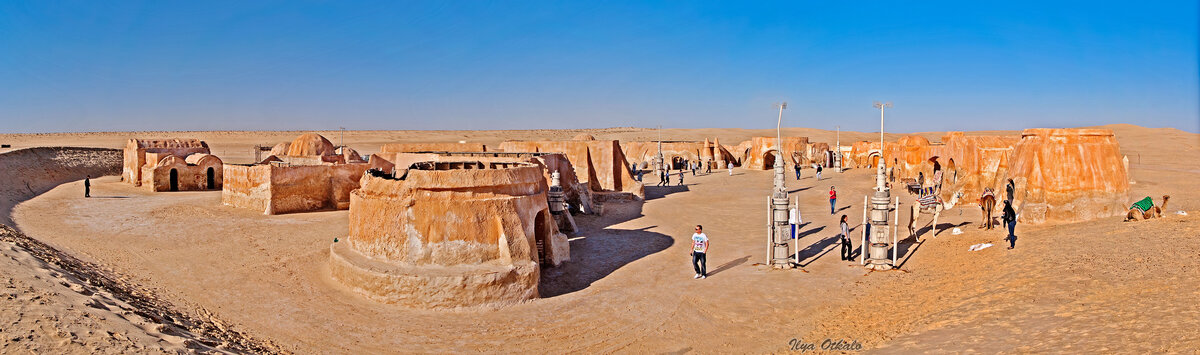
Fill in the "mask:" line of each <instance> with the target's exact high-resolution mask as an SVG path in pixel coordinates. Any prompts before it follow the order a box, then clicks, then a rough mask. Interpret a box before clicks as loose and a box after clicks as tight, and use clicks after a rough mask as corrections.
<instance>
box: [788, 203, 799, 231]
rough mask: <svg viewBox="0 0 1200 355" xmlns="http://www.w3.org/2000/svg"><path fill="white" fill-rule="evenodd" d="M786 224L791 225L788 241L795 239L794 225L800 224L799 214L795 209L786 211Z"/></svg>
mask: <svg viewBox="0 0 1200 355" xmlns="http://www.w3.org/2000/svg"><path fill="white" fill-rule="evenodd" d="M788 224H790V225H792V235H791V238H789V239H796V225H797V224H800V213H799V211H797V210H796V208H795V207H792V208H789V209H788Z"/></svg>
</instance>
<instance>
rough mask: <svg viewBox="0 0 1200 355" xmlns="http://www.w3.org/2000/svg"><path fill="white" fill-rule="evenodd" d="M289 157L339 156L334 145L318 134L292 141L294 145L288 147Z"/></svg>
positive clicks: (306, 135)
mask: <svg viewBox="0 0 1200 355" xmlns="http://www.w3.org/2000/svg"><path fill="white" fill-rule="evenodd" d="M287 155H291V156H301V155H320V156H325V155H337V152H335V151H334V150H333V143H331V142H329V140H328V139H325V137H322V136H321V135H319V134H316V133H305V134H303V135H301V136H300V137H297V138H296V140H294V141H292V145H291V146H289V147H288V152H287Z"/></svg>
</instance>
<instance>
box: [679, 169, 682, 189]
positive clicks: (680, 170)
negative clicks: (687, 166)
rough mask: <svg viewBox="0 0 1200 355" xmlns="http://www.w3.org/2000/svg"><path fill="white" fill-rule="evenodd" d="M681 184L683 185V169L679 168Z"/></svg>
mask: <svg viewBox="0 0 1200 355" xmlns="http://www.w3.org/2000/svg"><path fill="white" fill-rule="evenodd" d="M679 186H683V169H679Z"/></svg>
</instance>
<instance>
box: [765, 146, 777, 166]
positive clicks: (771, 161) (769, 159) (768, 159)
mask: <svg viewBox="0 0 1200 355" xmlns="http://www.w3.org/2000/svg"><path fill="white" fill-rule="evenodd" d="M774 168H775V151H774V150H768V151H767V152H766V153H764V154H763V169H764V170H770V169H774Z"/></svg>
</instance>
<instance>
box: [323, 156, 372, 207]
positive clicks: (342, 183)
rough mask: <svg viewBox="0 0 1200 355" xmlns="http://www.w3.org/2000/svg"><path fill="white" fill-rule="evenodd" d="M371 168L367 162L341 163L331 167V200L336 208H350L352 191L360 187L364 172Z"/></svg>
mask: <svg viewBox="0 0 1200 355" xmlns="http://www.w3.org/2000/svg"><path fill="white" fill-rule="evenodd" d="M368 168H370V166H369V165H367V164H341V165H333V166H330V167H329V179H330V184H331V185H332V186H331V187H330V192H332V194H333V195H332V196H330V200H331V202H332V203H333V206H334V208H337V209H339V210H344V209H348V208H350V192H351V191H354V189H357V188H358V187H359V180H362V176H363V173H365V172H366V171H367V169H368Z"/></svg>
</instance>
